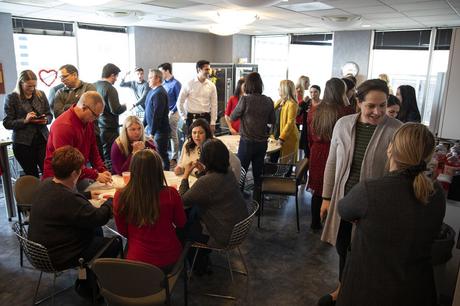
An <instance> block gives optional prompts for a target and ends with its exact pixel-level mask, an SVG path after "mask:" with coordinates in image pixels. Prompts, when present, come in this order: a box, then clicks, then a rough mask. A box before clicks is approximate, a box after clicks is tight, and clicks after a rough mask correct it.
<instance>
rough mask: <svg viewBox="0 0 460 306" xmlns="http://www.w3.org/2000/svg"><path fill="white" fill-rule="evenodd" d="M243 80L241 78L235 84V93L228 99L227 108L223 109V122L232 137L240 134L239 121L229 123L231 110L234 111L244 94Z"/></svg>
mask: <svg viewBox="0 0 460 306" xmlns="http://www.w3.org/2000/svg"><path fill="white" fill-rule="evenodd" d="M243 85H244V79H243V78H241V79H239V80H238V83H237V84H236V88H235V92H234V93H233V96H231V97H230V99H228V102H227V107H225V121H226V122H227V126H228V128H229V130H230V133H231V134H232V135H239V134H240V119H238V120H235V121H231V120H230V115H231V114H232V112H233V110H234V109H235V107H236V105H237V104H238V101H239V100H240V97H241V96H242V95H243V94H244V88H243V87H244V86H243Z"/></svg>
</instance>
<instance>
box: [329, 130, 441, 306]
mask: <svg viewBox="0 0 460 306" xmlns="http://www.w3.org/2000/svg"><path fill="white" fill-rule="evenodd" d="M434 146H435V139H434V136H433V134H432V133H431V132H430V131H429V130H428V128H427V127H426V126H424V125H423V124H419V123H407V124H404V125H403V126H401V127H400V128H399V129H398V130H397V131H396V132H395V134H394V136H393V139H392V141H391V142H390V145H389V146H388V149H387V156H388V159H389V166H390V173H389V174H388V175H386V176H384V177H381V178H378V179H370V180H365V181H362V182H360V183H358V184H357V185H356V186H355V187H354V188H352V189H351V191H350V192H349V193H348V194H347V195H346V196H345V197H344V198H343V199H342V200H340V201H339V205H338V209H339V214H340V216H341V217H342V218H343V219H345V220H347V221H349V222H354V223H355V227H356V229H355V232H354V233H355V234H354V237H353V241H352V243H351V253H350V254H349V255H348V258H347V263H346V265H345V269H344V274H343V278H342V286H341V289H340V293H339V296H338V299H337V306H339V305H340V306H344V305H350V306H351V305H353V306H361V305H417V306H425V305H426V306H428V305H429V306H431V305H437V303H436V290H435V283H434V279H433V267H432V264H431V249H432V245H433V242H434V239H435V237H436V236H437V235H438V233H439V231H440V229H441V224H442V221H443V219H444V214H445V210H446V199H445V196H444V193H443V190H442V188H441V186H440V185H439V184H433V182H432V181H431V180H430V179H429V178H428V177H427V176H426V175H425V171H426V163H427V162H429V161H430V159H431V156H432V155H433V152H434ZM390 190H391V192H389V191H390Z"/></svg>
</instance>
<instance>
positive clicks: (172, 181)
mask: <svg viewBox="0 0 460 306" xmlns="http://www.w3.org/2000/svg"><path fill="white" fill-rule="evenodd" d="M163 172H164V175H165V179H166V182H167V183H168V186H171V187H174V188H175V189H179V186H180V183H181V181H182V175H180V176H177V175H176V174H175V173H174V172H173V171H163ZM196 180H197V178H196V177H194V176H191V175H190V176H189V178H188V181H189V184H190V187H191V186H192V185H193V184H194V183H195V182H196ZM123 187H125V182H124V181H123V177H122V176H121V175H112V184H103V183H99V182H97V181H96V182H94V183H92V184H91V185H89V186H88V188H86V191H98V192H100V193H101V194H100V196H99V199H91V200H90V202H91V204H93V206H95V207H99V206H101V205H102V203H104V202H105V198H104V196H111V197H113V196H114V195H115V192H116V191H117V189H121V188H123Z"/></svg>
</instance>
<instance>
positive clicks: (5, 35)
mask: <svg viewBox="0 0 460 306" xmlns="http://www.w3.org/2000/svg"><path fill="white" fill-rule="evenodd" d="M0 29H1V31H0V63H2V65H3V78H4V81H5V91H6V93H9V92H11V91H12V90H13V89H14V86H15V84H16V78H17V75H18V74H17V71H16V58H15V56H14V40H13V25H12V22H11V14H7V13H0ZM4 100H5V95H2V94H0V118H1V119H3V104H4Z"/></svg>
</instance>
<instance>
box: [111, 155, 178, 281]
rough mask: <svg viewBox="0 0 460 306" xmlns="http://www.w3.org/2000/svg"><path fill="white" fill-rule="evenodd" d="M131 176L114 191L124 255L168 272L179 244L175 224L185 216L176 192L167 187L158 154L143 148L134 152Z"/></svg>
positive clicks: (114, 207) (115, 210) (115, 209)
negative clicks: (127, 181)
mask: <svg viewBox="0 0 460 306" xmlns="http://www.w3.org/2000/svg"><path fill="white" fill-rule="evenodd" d="M130 171H131V179H130V180H129V183H128V184H127V185H126V187H124V188H123V189H122V190H120V191H117V192H116V193H115V197H114V200H113V211H114V217H115V223H116V225H117V229H118V231H119V232H120V233H121V234H122V235H123V236H125V237H126V238H127V239H128V253H127V256H126V258H127V259H131V260H137V261H142V262H146V263H149V264H152V265H155V266H157V267H159V268H161V269H163V271H165V272H168V271H170V269H171V268H172V266H173V265H174V264H175V263H176V261H177V260H178V258H179V256H180V253H181V252H182V246H181V243H180V242H179V239H178V238H177V236H176V228H182V227H184V225H185V222H186V217H185V212H184V207H183V204H182V200H181V198H180V196H179V193H178V192H177V190H176V189H174V188H172V187H168V186H167V185H166V180H165V177H164V173H163V163H162V160H161V157H160V155H159V154H158V153H157V152H155V151H153V150H142V151H139V152H137V153H136V154H134V155H133V158H132V161H131V166H130Z"/></svg>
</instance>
